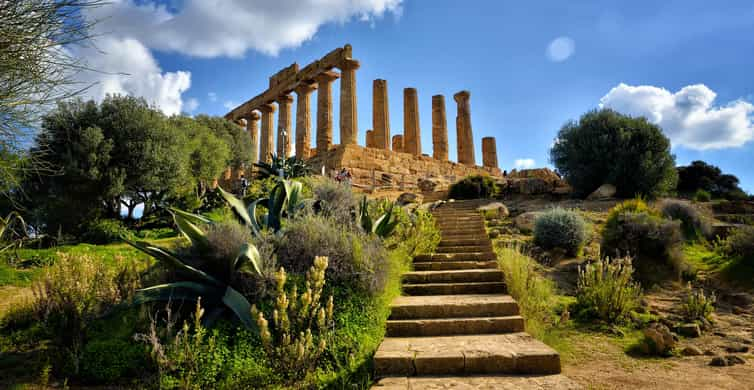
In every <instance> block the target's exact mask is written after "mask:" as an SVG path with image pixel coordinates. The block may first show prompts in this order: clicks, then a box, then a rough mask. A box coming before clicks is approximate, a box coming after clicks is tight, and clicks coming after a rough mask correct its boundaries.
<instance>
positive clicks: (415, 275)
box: [403, 268, 503, 284]
mask: <svg viewBox="0 0 754 390" xmlns="http://www.w3.org/2000/svg"><path fill="white" fill-rule="evenodd" d="M502 280H503V272H502V271H500V270H498V269H489V268H482V269H460V270H442V271H411V272H406V273H405V274H403V281H404V283H413V284H417V283H458V282H463V283H467V282H498V281H502Z"/></svg>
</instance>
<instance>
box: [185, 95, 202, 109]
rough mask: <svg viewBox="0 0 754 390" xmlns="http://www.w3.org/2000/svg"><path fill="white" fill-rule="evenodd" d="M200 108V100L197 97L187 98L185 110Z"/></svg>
mask: <svg viewBox="0 0 754 390" xmlns="http://www.w3.org/2000/svg"><path fill="white" fill-rule="evenodd" d="M197 108H199V100H197V99H196V98H190V99H188V100H186V106H185V107H184V108H183V110H184V111H185V112H194V111H196V109H197Z"/></svg>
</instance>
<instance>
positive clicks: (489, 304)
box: [390, 294, 519, 320]
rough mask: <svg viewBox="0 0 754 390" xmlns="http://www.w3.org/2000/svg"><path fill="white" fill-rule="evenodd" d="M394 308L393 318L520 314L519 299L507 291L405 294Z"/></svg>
mask: <svg viewBox="0 0 754 390" xmlns="http://www.w3.org/2000/svg"><path fill="white" fill-rule="evenodd" d="M390 307H391V309H392V310H391V312H390V319H391V320H407V319H417V318H465V317H505V316H515V315H518V314H519V308H518V303H517V302H516V300H515V299H513V297H511V296H510V295H505V294H494V295H491V294H465V295H424V296H406V295H404V296H400V297H397V298H395V300H394V301H393V303H392V304H391V305H390Z"/></svg>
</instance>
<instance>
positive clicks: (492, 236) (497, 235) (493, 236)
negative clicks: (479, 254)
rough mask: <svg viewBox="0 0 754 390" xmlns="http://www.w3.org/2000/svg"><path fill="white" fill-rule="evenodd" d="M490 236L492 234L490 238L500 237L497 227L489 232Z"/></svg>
mask: <svg viewBox="0 0 754 390" xmlns="http://www.w3.org/2000/svg"><path fill="white" fill-rule="evenodd" d="M489 236H490V238H498V237H500V231H499V230H497V229H492V230H490V232H489Z"/></svg>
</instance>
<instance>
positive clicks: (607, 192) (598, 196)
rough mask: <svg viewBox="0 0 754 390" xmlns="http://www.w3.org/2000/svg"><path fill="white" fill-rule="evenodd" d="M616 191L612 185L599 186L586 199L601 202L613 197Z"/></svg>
mask: <svg viewBox="0 0 754 390" xmlns="http://www.w3.org/2000/svg"><path fill="white" fill-rule="evenodd" d="M616 191H617V189H616V188H615V186H614V185H612V184H603V185H601V186H599V188H597V189H596V190H594V192H592V193H591V194H589V196H587V197H586V198H587V199H588V200H603V199H610V198H612V197H613V196H615V192H616Z"/></svg>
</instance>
